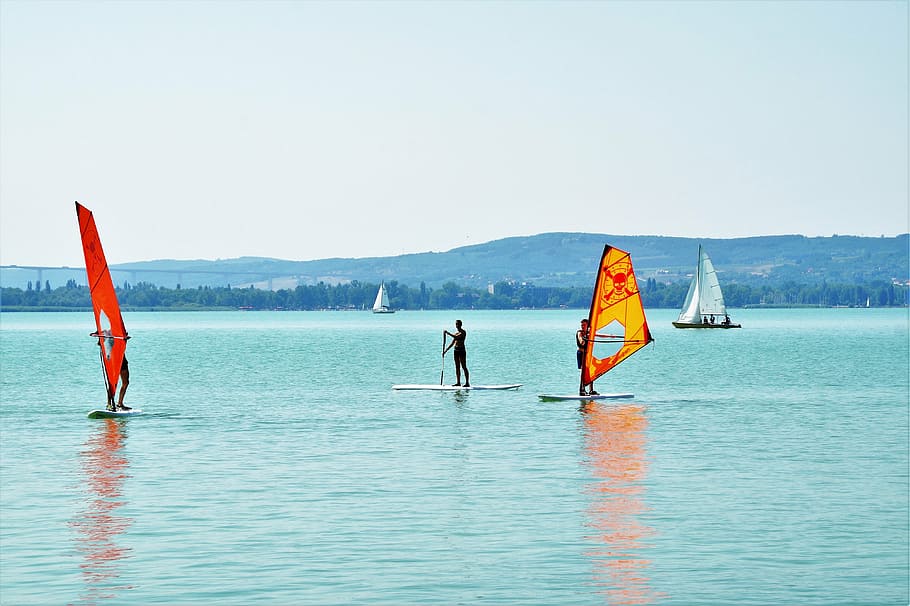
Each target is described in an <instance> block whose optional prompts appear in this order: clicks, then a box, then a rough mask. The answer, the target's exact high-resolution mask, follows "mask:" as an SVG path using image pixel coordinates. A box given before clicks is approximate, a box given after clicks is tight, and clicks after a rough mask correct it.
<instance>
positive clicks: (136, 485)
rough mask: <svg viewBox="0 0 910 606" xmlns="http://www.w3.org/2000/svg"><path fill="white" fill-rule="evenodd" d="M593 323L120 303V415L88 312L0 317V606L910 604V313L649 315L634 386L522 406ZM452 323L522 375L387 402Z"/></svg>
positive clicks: (626, 383) (503, 366) (425, 364)
mask: <svg viewBox="0 0 910 606" xmlns="http://www.w3.org/2000/svg"><path fill="white" fill-rule="evenodd" d="M582 315H583V314H582V313H581V312H579V311H521V312H458V313H457V314H456V313H455V312H399V313H396V314H394V315H382V316H379V315H373V314H370V313H362V312H261V313H260V312H236V313H219V312H202V313H130V314H127V315H126V316H125V321H126V324H127V327H128V329H129V330H130V334H131V335H132V336H133V337H134V338H133V339H132V340H131V341H130V347H129V351H128V356H129V360H130V369H131V374H132V385H131V387H130V390H129V393H128V395H127V402H128V403H129V404H131V405H132V406H135V407H140V408H143V409H144V410H145V411H146V412H147V413H148V414H146V415H144V416H142V417H139V418H133V419H129V420H125V421H114V420H90V419H87V418H86V412H87V411H88V410H89V409H91V408H94V407H97V406H99V405H100V404H102V401H103V387H102V386H101V385H102V375H101V370H100V367H99V364H98V360H97V348H96V346H95V344H94V342H93V340H92V339H91V338H90V337H89V336H88V333H89V332H90V331H91V329H92V327H91V322H92V320H91V314H85V313H70V314H53V313H34V314H14V313H5V314H2V315H0V327H2V331H0V347H2V352H0V353H2V357H0V381H2V382H0V389H2V391H0V395H2V403H0V437H2V439H0V481H2V485H0V504H2V510H0V512H2V515H0V533H2V534H0V602H2V604H4V605H6V604H111V605H114V604H156V603H158V604H212V603H216V602H217V603H219V604H252V603H255V604H304V603H306V604H377V603H379V604H432V603H438V604H477V603H501V604H518V603H524V604H529V603H534V604H542V603H546V604H658V603H660V604H733V603H736V604H825V605H828V604H907V603H908V601H910V589H908V565H910V562H908V559H910V556H908V543H910V537H908V526H910V507H908V493H910V484H908V465H910V462H908V459H910V457H908V450H910V446H908V440H910V438H908V435H910V433H908V432H910V428H908V397H910V396H908V390H910V387H908V360H910V352H908V343H910V338H908V313H907V310H878V309H825V310H760V311H759V310H736V312H735V314H734V319H735V320H736V321H738V322H742V323H743V326H744V327H745V328H743V329H742V330H728V331H720V330H714V331H695V330H677V329H674V328H672V326H671V325H670V321H671V320H672V319H675V317H676V312H675V311H671V310H654V311H649V319H650V322H651V326H652V331H653V333H654V335H655V338H656V342H655V343H654V345H652V346H649V347H647V348H645V349H644V350H642V351H641V352H639V353H637V354H636V355H634V356H633V357H632V358H630V359H629V360H628V361H627V362H626V363H624V364H623V365H621V366H620V367H618V368H617V369H616V370H615V371H614V372H613V373H610V375H608V377H607V378H604V379H601V380H600V381H598V383H597V388H598V390H599V391H607V390H613V391H633V392H634V393H635V394H636V397H635V398H634V399H632V400H620V401H615V402H613V403H597V404H587V405H581V406H580V405H579V404H578V403H577V402H576V403H566V402H563V403H559V402H547V403H544V402H540V401H539V400H538V398H537V394H538V393H544V392H554V391H556V392H568V393H571V392H572V391H573V390H574V389H576V388H577V371H576V369H575V351H574V349H575V346H574V331H575V329H576V326H577V324H578V320H579V319H580V317H581V316H582ZM456 318H460V319H462V320H463V321H464V326H465V328H466V329H467V330H468V342H467V345H468V365H469V368H470V369H471V379H472V382H474V383H475V384H484V383H487V384H493V383H510V382H520V383H523V384H524V386H523V387H522V388H521V389H519V390H517V391H514V392H468V393H433V392H394V391H392V390H391V389H390V388H391V385H392V384H394V383H435V382H437V381H438V380H439V374H440V370H441V368H442V367H441V358H440V350H441V344H442V338H441V334H442V329H444V328H449V329H451V328H452V325H453V323H454V320H455V319H456ZM449 356H451V354H449ZM453 377H454V372H453V369H452V366H451V357H449V358H448V359H447V365H446V367H445V378H446V380H447V381H450V382H451V381H452V379H453Z"/></svg>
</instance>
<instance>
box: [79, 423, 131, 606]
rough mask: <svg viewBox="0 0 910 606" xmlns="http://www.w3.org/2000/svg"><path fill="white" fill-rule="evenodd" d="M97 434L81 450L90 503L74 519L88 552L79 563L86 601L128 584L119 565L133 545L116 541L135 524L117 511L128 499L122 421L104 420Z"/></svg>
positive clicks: (81, 544) (109, 594)
mask: <svg viewBox="0 0 910 606" xmlns="http://www.w3.org/2000/svg"><path fill="white" fill-rule="evenodd" d="M95 431H96V433H95V434H94V435H93V436H92V437H91V438H89V440H88V441H87V442H86V444H85V447H86V448H85V450H83V451H82V452H80V455H81V458H82V470H83V472H84V474H85V475H84V477H85V488H86V495H87V497H88V498H87V502H86V508H85V510H84V511H82V512H81V513H80V514H79V516H78V517H77V518H76V519H75V520H73V521H72V522H71V523H70V526H71V527H72V528H73V529H74V530H75V531H76V532H77V533H78V534H77V536H76V541H77V547H78V549H79V551H80V552H81V553H82V554H83V556H84V561H83V562H82V564H81V565H80V568H81V569H82V577H83V579H84V581H85V584H86V593H85V594H84V595H83V596H82V599H81V600H80V601H81V602H82V603H90V604H93V603H96V602H97V601H99V600H105V599H112V598H115V597H116V596H117V592H118V591H122V590H125V589H130V588H131V587H130V586H129V585H123V584H118V583H117V579H118V578H119V577H120V573H119V570H118V564H119V562H120V560H122V559H124V558H127V557H129V551H130V549H129V548H125V547H120V546H118V545H117V543H116V542H115V539H116V538H117V536H118V535H120V534H122V533H123V532H124V531H125V530H126V529H127V528H129V527H130V525H131V524H132V522H133V521H132V519H130V518H127V517H124V516H118V515H116V511H117V509H118V508H120V507H121V506H122V505H124V504H125V502H124V501H123V500H122V496H123V494H122V487H123V481H124V480H125V479H126V478H128V477H129V475H128V474H127V465H128V462H127V460H126V459H125V458H124V457H123V455H122V453H121V452H120V451H121V450H122V448H123V443H124V440H125V438H126V426H125V424H124V421H122V420H118V419H104V420H103V422H102V423H101V424H100V425H98V427H97V429H96V430H95Z"/></svg>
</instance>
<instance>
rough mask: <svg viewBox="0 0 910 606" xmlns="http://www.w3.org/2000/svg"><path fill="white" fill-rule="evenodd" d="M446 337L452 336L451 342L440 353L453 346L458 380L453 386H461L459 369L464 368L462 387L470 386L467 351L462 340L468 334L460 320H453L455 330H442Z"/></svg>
mask: <svg viewBox="0 0 910 606" xmlns="http://www.w3.org/2000/svg"><path fill="white" fill-rule="evenodd" d="M442 332H443V333H444V334H445V335H446V336H447V337H452V342H451V343H449V345H448V347H446V348H445V349H444V350H443V351H442V355H446V352H447V351H449V350H450V349H451V348H452V346H455V353H454V356H455V379H456V380H457V381H458V382H457V383H455V385H454V386H453V387H461V386H462V385H461V369H462V368H463V369H464V387H470V386H471V379H470V378H469V376H468V352H467V350H466V349H465V347H464V340H465V338H466V337H467V336H468V333H467V331H465V329H464V328H462V327H461V320H455V332H454V333H452V332H449V331H447V330H444V331H442Z"/></svg>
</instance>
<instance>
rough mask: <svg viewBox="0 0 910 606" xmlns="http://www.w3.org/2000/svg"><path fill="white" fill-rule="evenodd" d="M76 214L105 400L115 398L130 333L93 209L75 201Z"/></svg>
mask: <svg viewBox="0 0 910 606" xmlns="http://www.w3.org/2000/svg"><path fill="white" fill-rule="evenodd" d="M76 216H77V217H78V218H79V234H80V235H81V236H82V250H83V252H84V253H85V273H86V275H87V276H88V287H89V290H90V291H91V293H92V309H93V310H94V312H95V328H96V330H95V332H93V333H92V336H93V337H98V345H99V346H100V349H101V363H102V364H103V365H104V378H105V383H106V386H107V398H108V403H109V404H111V403H113V401H114V393H115V392H116V391H117V383H118V382H119V381H120V367H121V366H122V365H123V358H124V356H125V355H126V340H127V339H129V335H127V333H126V328H125V327H124V326H123V317H122V316H121V315H120V304H119V303H118V302H117V293H116V292H115V291H114V282H113V280H111V272H110V270H109V269H108V267H107V260H106V259H105V258H104V251H103V250H102V249H101V239H100V238H99V237H98V229H97V228H96V227H95V218H94V217H93V216H92V211H90V210H89V209H87V208H86V207H84V206H82V205H81V204H79V203H78V202H76Z"/></svg>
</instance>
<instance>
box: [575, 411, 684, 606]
mask: <svg viewBox="0 0 910 606" xmlns="http://www.w3.org/2000/svg"><path fill="white" fill-rule="evenodd" d="M581 411H582V413H583V415H584V417H583V418H584V422H585V446H586V451H587V455H588V464H589V465H590V467H591V471H592V474H593V475H594V477H595V480H596V481H595V482H594V483H593V484H592V485H591V486H590V489H589V490H590V492H591V495H592V497H593V499H592V502H591V505H590V506H589V508H588V526H590V527H591V528H592V529H594V530H595V531H596V532H595V534H594V535H592V536H590V537H589V539H590V540H592V541H593V542H595V543H597V546H596V547H594V548H592V549H590V550H589V551H588V553H587V555H588V556H589V557H590V558H591V559H592V561H593V564H594V583H595V585H597V586H598V587H601V588H602V593H603V594H604V595H605V596H606V598H607V603H608V604H653V603H655V602H657V601H658V600H660V599H662V598H666V597H667V596H666V594H663V593H660V592H656V591H654V590H653V589H651V587H650V579H649V578H648V570H649V569H650V567H651V560H649V559H647V558H646V557H645V552H646V550H647V549H649V548H650V545H649V544H648V543H647V538H648V537H650V536H653V535H654V530H653V529H652V528H650V527H649V526H647V525H645V524H643V523H642V522H641V521H640V520H639V519H638V516H639V515H641V514H642V513H644V512H646V511H647V507H646V505H645V504H644V501H643V497H644V493H645V485H644V480H645V477H646V475H647V471H648V462H647V457H646V452H645V447H646V445H647V437H646V435H645V430H646V429H647V426H648V419H647V417H645V415H644V408H643V407H642V406H638V405H627V406H619V407H617V406H615V405H606V406H604V405H599V404H598V403H596V402H589V403H586V404H585V405H583V407H582V409H581Z"/></svg>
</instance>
